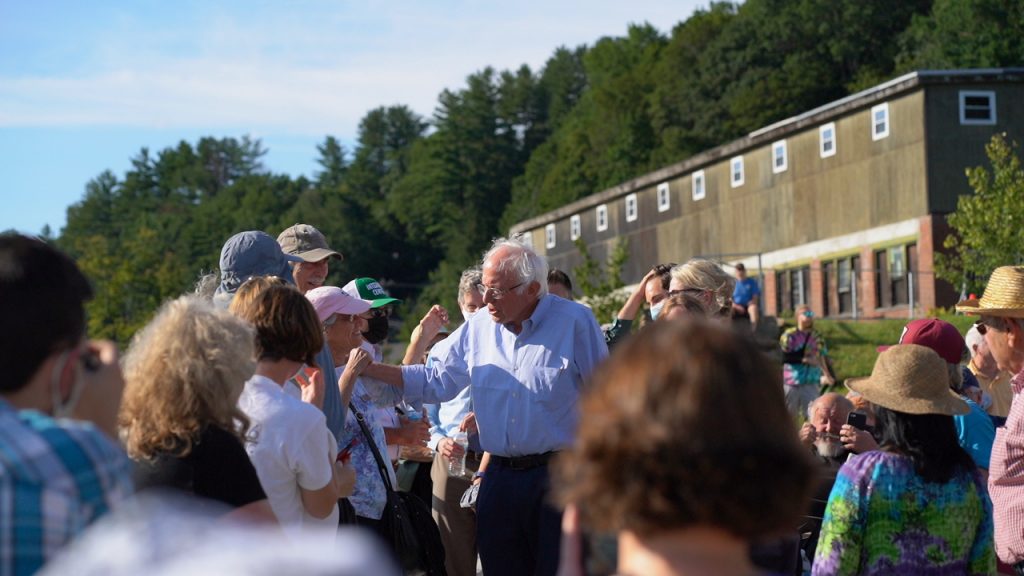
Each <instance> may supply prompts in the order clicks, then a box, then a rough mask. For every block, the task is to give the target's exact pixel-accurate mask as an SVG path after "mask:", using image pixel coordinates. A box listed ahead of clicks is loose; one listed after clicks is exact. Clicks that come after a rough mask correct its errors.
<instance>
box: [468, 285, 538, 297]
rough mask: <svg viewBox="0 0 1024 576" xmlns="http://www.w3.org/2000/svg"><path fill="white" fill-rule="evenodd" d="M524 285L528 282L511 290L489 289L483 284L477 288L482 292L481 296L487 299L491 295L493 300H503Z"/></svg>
mask: <svg viewBox="0 0 1024 576" xmlns="http://www.w3.org/2000/svg"><path fill="white" fill-rule="evenodd" d="M523 284H526V282H520V283H519V284H516V285H515V286H513V287H511V288H489V287H487V286H484V285H483V284H480V285H478V286H477V287H476V288H477V290H479V291H480V295H481V296H483V297H484V298H487V295H488V294H490V295H491V300H501V299H502V298H504V297H505V296H507V295H508V293H509V292H511V291H513V290H515V289H516V288H519V287H520V286H522V285H523Z"/></svg>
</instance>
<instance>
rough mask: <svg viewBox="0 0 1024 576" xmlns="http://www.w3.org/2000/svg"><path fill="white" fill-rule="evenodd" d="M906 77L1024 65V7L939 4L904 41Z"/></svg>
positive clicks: (986, 0)
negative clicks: (915, 72)
mask: <svg viewBox="0 0 1024 576" xmlns="http://www.w3.org/2000/svg"><path fill="white" fill-rule="evenodd" d="M899 46H900V48H901V50H900V53H899V55H898V56H897V58H896V64H897V67H898V68H899V69H900V70H901V71H910V70H915V69H916V70H920V69H929V68H930V69H942V70H945V69H952V68H998V67H1002V66H1019V65H1020V64H1021V62H1024V3H1021V2H1012V1H1006V0H935V2H934V3H932V6H931V11H930V12H928V13H927V14H919V15H917V16H915V17H914V19H913V22H912V23H911V24H910V26H908V27H907V29H906V31H905V32H903V34H902V35H901V37H900V39H899Z"/></svg>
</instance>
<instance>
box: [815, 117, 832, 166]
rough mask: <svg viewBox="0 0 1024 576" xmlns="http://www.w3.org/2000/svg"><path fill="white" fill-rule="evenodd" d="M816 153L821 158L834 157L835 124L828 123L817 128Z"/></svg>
mask: <svg viewBox="0 0 1024 576" xmlns="http://www.w3.org/2000/svg"><path fill="white" fill-rule="evenodd" d="M818 153H819V154H820V155H821V157H822V158H828V157H829V156H835V155H836V123H835V122H829V123H828V124H825V125H824V126H822V127H821V128H818Z"/></svg>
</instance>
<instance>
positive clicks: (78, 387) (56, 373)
mask: <svg viewBox="0 0 1024 576" xmlns="http://www.w3.org/2000/svg"><path fill="white" fill-rule="evenodd" d="M72 352H73V350H65V351H64V352H63V353H61V355H60V359H59V360H57V362H56V363H55V364H54V365H53V373H52V374H51V375H50V395H51V397H52V400H53V417H54V418H68V417H70V416H71V412H72V411H73V410H74V409H75V404H77V403H78V397H79V396H81V395H82V388H83V386H82V384H83V383H84V379H83V378H82V372H81V370H80V369H79V368H78V366H71V367H70V368H71V370H72V371H74V374H75V381H74V382H72V383H71V393H70V394H68V398H67V400H64V399H63V398H62V394H61V393H60V380H61V374H63V373H64V371H65V370H67V369H68V361H70V359H71V353H72Z"/></svg>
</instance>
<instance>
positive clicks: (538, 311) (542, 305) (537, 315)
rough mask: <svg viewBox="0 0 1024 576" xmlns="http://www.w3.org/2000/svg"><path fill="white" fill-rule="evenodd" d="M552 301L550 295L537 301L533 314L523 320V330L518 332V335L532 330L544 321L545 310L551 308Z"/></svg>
mask: <svg viewBox="0 0 1024 576" xmlns="http://www.w3.org/2000/svg"><path fill="white" fill-rule="evenodd" d="M552 300H553V298H552V297H551V295H550V294H545V295H543V296H541V297H540V300H538V301H537V307H536V308H534V309H533V314H530V317H529V318H527V319H526V320H523V329H522V330H521V331H520V334H522V333H523V332H527V331H529V330H533V329H534V327H535V326H536V325H537V324H539V323H540V322H541V320H543V319H544V316H545V315H546V314H547V309H548V308H550V307H551V301H552Z"/></svg>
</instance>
